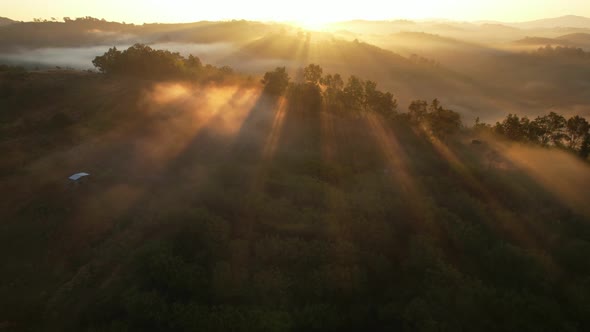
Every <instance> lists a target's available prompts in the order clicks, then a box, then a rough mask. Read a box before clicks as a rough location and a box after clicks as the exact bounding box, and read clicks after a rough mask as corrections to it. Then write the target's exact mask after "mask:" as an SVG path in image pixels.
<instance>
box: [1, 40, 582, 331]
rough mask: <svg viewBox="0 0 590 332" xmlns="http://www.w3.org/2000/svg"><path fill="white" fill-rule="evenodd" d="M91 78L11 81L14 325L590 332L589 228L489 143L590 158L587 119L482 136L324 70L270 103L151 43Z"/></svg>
mask: <svg viewBox="0 0 590 332" xmlns="http://www.w3.org/2000/svg"><path fill="white" fill-rule="evenodd" d="M94 64H95V65H96V66H97V67H98V68H99V69H101V71H103V72H104V74H93V73H60V72H54V73H33V72H30V73H25V75H24V76H19V77H10V76H9V75H5V74H4V73H2V72H0V75H1V76H0V80H1V83H2V84H3V86H5V87H9V88H10V91H11V93H10V94H5V95H2V94H0V108H2V109H3V110H7V112H6V113H3V114H1V116H2V118H1V122H0V124H1V125H2V127H1V132H0V133H1V135H0V147H2V148H6V149H5V151H6V152H5V154H4V156H3V159H2V163H1V164H0V171H1V172H0V184H2V186H1V187H0V188H2V189H1V190H2V191H1V192H0V194H2V197H5V198H6V201H4V202H2V203H0V204H2V205H1V206H2V209H1V210H0V219H2V220H3V221H2V223H0V253H2V254H1V256H0V257H2V259H3V262H4V264H2V267H1V268H0V281H1V282H0V313H2V314H0V315H1V316H0V324H2V325H1V326H3V327H4V326H7V327H8V329H11V330H15V331H19V330H23V331H27V330H34V331H36V330H43V331H146V330H155V331H394V330H396V331H459V330H464V331H515V330H518V331H587V330H589V329H590V300H589V298H588V294H590V283H589V281H590V264H589V261H588V259H587V257H588V255H589V254H590V223H589V221H590V219H589V216H588V215H587V214H585V213H584V212H583V210H578V209H576V208H573V207H572V206H571V205H568V204H566V202H563V201H562V200H561V199H560V197H559V196H558V194H559V193H557V192H554V191H551V190H550V188H548V187H546V186H544V184H543V183H540V182H539V181H537V180H536V178H535V177H534V176H533V174H530V173H528V172H527V170H526V169H523V168H520V167H518V166H517V165H514V164H512V163H511V161H510V160H509V158H508V156H505V155H504V154H503V151H497V150H494V148H493V147H492V146H488V145H486V144H481V145H475V144H471V142H472V138H475V137H479V136H477V135H479V134H480V133H482V132H495V133H497V134H499V135H501V136H505V137H506V138H508V139H511V140H515V141H518V142H534V143H535V144H538V145H550V146H554V145H555V146H563V147H564V148H570V149H574V150H576V151H578V152H580V153H581V151H582V150H583V149H587V147H588V145H589V143H588V123H587V122H586V121H585V120H584V119H583V118H581V117H572V118H571V119H569V120H566V119H565V118H563V117H561V116H559V115H557V114H555V113H551V114H549V115H547V116H544V117H539V118H537V119H535V120H533V121H530V120H528V119H527V118H520V117H518V116H515V115H509V116H508V117H507V118H506V119H505V120H504V121H503V122H500V123H498V124H496V126H494V127H492V126H490V125H486V124H483V123H480V122H479V121H478V122H477V123H476V126H475V127H474V128H466V127H465V126H464V125H463V124H462V122H461V117H460V116H459V114H458V113H457V112H455V111H452V110H450V109H447V108H445V107H444V106H443V105H442V104H441V103H440V102H439V100H437V99H435V100H433V101H431V102H426V101H421V100H416V101H413V102H411V104H410V105H409V107H408V110H407V112H406V111H404V110H399V109H398V103H397V100H395V99H394V95H393V94H392V93H391V92H386V91H382V90H379V89H378V86H377V84H376V83H375V82H373V81H371V80H366V79H363V78H360V77H358V76H355V75H350V76H349V77H347V78H343V77H342V76H341V75H340V74H333V73H331V74H330V73H324V70H323V68H322V67H320V66H319V65H309V66H307V67H305V68H304V69H303V75H302V79H300V80H295V81H292V79H291V77H290V76H289V73H288V72H287V70H286V68H284V67H279V68H276V69H275V70H273V71H269V72H267V73H266V74H265V75H264V76H263V78H262V80H261V81H262V84H261V83H259V82H258V81H249V80H248V79H246V78H244V79H243V80H239V79H238V78H236V76H238V75H237V74H234V73H230V72H229V71H227V70H224V69H215V68H212V67H211V69H206V68H208V67H206V66H203V65H201V64H200V61H198V59H197V58H195V57H189V58H188V59H187V58H184V57H182V56H180V55H178V54H176V53H170V52H167V51H157V50H152V49H151V48H149V47H146V46H143V45H135V46H133V47H131V48H130V49H128V50H126V51H122V52H121V51H118V50H116V49H111V50H109V51H108V52H107V53H105V54H104V55H103V56H99V57H97V58H96V59H95V61H94ZM203 70H211V71H214V72H215V73H216V75H219V76H215V75H204V74H203V72H202V71H203ZM215 77H218V78H219V77H220V78H221V79H219V80H217V79H215ZM228 77H231V78H232V79H227V78H228ZM173 79H174V83H177V84H174V85H165V84H164V85H162V84H163V83H162V81H166V83H170V82H169V81H170V80H173ZM178 82H180V83H178ZM162 86H163V88H162ZM167 88H168V89H169V90H166V89H167ZM161 91H172V92H170V93H166V92H161ZM253 91H256V93H255V92H253ZM32 96H36V97H37V98H32ZM153 96H156V97H153ZM161 96H164V97H166V98H163V97H161ZM249 98H253V99H255V100H253V101H252V102H251V103H248V102H247V101H248V100H249ZM161 100H164V101H161ZM209 102H210V104H209ZM211 105H214V106H211ZM220 105H221V106H220ZM243 105H247V107H246V106H244V107H242V106H243ZM235 113H237V115H236V114H235ZM232 124H235V126H231V125H232ZM228 128H230V129H228ZM466 142H467V143H466ZM584 146H586V147H585V148H584ZM549 152H551V150H549ZM491 154H494V155H496V157H495V159H496V160H500V162H501V164H502V167H494V164H492V163H490V158H489V156H490V155H491ZM576 162H578V163H582V161H579V160H576ZM497 164H499V163H497ZM584 166H586V165H584ZM80 170H87V171H88V172H89V173H91V176H90V177H89V179H88V180H89V181H88V182H87V183H84V184H80V185H72V184H69V185H68V184H67V183H66V182H65V181H66V178H67V176H69V175H70V174H71V173H74V172H77V171H80ZM586 170H587V168H586Z"/></svg>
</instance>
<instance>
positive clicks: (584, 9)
mask: <svg viewBox="0 0 590 332" xmlns="http://www.w3.org/2000/svg"><path fill="white" fill-rule="evenodd" d="M569 14H575V15H581V16H589V17H590V0H402V1H400V0H389V1H383V0H362V1H348V0H327V1H321V0H297V1H279V0H274V1H272V0H270V1H269V0H242V1H235V0H233V1H230V0H208V1H195V0H52V1H47V0H0V16H5V17H9V18H12V19H15V20H23V21H30V20H32V19H33V18H46V19H49V18H51V17H55V18H58V19H59V20H61V18H63V17H64V16H69V17H81V16H93V17H98V18H105V19H107V20H109V21H119V22H121V21H125V22H127V23H144V22H193V21H200V20H225V19H247V20H265V21H296V22H300V23H306V24H317V23H324V22H331V21H339V20H349V19H368V20H376V19H398V18H407V19H425V18H447V19H453V20H464V21H476V20H498V21H504V22H516V21H526V20H534V19H540V18H547V17H556V16H561V15H569Z"/></svg>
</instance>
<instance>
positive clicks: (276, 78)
mask: <svg viewBox="0 0 590 332" xmlns="http://www.w3.org/2000/svg"><path fill="white" fill-rule="evenodd" d="M289 80H290V78H289V74H287V70H286V68H285V67H277V68H276V69H275V70H274V71H270V72H266V73H265V74H264V78H263V79H262V81H261V82H262V84H264V91H265V92H266V93H268V94H271V95H274V96H280V95H282V94H283V93H284V92H285V90H286V89H287V87H288V86H289Z"/></svg>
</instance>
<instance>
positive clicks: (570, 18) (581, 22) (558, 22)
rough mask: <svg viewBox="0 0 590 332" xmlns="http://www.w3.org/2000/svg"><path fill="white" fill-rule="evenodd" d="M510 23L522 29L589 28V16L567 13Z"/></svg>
mask: <svg viewBox="0 0 590 332" xmlns="http://www.w3.org/2000/svg"><path fill="white" fill-rule="evenodd" d="M512 25H513V26H516V27H518V28H524V29H551V28H559V27H567V28H590V18H587V17H583V16H575V15H567V16H561V17H555V18H547V19H541V20H535V21H529V22H521V23H514V24H512Z"/></svg>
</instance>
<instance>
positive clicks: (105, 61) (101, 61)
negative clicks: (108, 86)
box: [92, 47, 122, 74]
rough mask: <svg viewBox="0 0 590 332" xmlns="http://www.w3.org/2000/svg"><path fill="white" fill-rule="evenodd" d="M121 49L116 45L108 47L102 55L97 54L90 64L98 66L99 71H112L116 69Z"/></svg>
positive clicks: (108, 72)
mask: <svg viewBox="0 0 590 332" xmlns="http://www.w3.org/2000/svg"><path fill="white" fill-rule="evenodd" d="M121 55H122V53H121V51H119V50H117V48H116V47H113V48H109V50H108V51H107V52H106V53H105V54H103V55H102V56H97V57H95V58H94V60H92V64H93V65H94V66H95V67H96V68H98V70H99V71H100V72H101V73H107V74H110V73H113V72H116V71H117V69H118V68H117V66H118V65H119V60H120V59H121Z"/></svg>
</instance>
